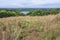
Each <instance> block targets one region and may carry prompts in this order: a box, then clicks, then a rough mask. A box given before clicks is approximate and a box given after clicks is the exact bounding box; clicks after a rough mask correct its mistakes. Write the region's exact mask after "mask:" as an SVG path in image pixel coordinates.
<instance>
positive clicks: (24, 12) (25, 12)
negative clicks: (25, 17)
mask: <svg viewBox="0 0 60 40" xmlns="http://www.w3.org/2000/svg"><path fill="white" fill-rule="evenodd" d="M21 13H23V14H27V13H29V11H21Z"/></svg>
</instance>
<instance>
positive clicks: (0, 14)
mask: <svg viewBox="0 0 60 40" xmlns="http://www.w3.org/2000/svg"><path fill="white" fill-rule="evenodd" d="M58 13H60V9H58V8H54V9H53V8H51V9H39V10H31V11H29V13H27V14H23V13H21V11H20V10H18V9H17V10H13V9H12V10H8V9H5V10H4V9H3V10H2V9H0V18H3V17H11V16H45V15H55V14H58Z"/></svg>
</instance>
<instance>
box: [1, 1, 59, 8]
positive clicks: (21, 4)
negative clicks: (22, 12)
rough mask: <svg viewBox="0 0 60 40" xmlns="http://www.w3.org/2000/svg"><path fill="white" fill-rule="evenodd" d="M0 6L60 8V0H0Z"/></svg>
mask: <svg viewBox="0 0 60 40" xmlns="http://www.w3.org/2000/svg"><path fill="white" fill-rule="evenodd" d="M0 8H60V0H0Z"/></svg>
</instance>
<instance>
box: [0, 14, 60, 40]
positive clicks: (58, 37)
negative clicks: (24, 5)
mask: <svg viewBox="0 0 60 40" xmlns="http://www.w3.org/2000/svg"><path fill="white" fill-rule="evenodd" d="M0 40H60V14H58V15H48V16H20V17H8V18H0Z"/></svg>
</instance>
